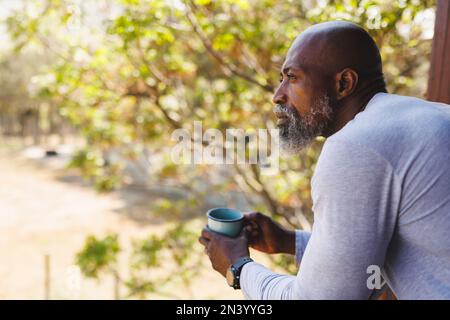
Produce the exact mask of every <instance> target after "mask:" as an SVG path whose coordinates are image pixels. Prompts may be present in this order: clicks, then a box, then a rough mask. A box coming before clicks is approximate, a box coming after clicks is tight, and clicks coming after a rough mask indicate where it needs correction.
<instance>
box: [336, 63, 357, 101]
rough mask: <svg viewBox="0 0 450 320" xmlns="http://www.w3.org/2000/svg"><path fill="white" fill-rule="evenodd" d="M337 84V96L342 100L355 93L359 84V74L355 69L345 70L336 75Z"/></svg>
mask: <svg viewBox="0 0 450 320" xmlns="http://www.w3.org/2000/svg"><path fill="white" fill-rule="evenodd" d="M335 82H336V93H337V94H336V96H337V99H338V100H341V99H343V98H345V97H347V96H349V95H351V94H352V93H353V91H355V89H356V85H357V84H358V74H357V73H356V71H355V70H353V69H350V68H345V69H344V70H342V71H340V72H338V73H337V74H336V76H335Z"/></svg>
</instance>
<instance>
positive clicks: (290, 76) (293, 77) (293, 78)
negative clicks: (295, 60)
mask: <svg viewBox="0 0 450 320" xmlns="http://www.w3.org/2000/svg"><path fill="white" fill-rule="evenodd" d="M287 78H288V79H289V80H295V79H296V77H295V76H294V75H293V74H292V73H288V74H287Z"/></svg>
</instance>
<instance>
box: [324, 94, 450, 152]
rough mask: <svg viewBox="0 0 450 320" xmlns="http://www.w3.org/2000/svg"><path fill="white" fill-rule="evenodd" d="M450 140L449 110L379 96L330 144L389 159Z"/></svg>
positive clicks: (440, 105)
mask: <svg viewBox="0 0 450 320" xmlns="http://www.w3.org/2000/svg"><path fill="white" fill-rule="evenodd" d="M448 139H450V106H449V105H447V104H443V103H435V102H430V101H426V100H422V99H419V98H414V97H408V96H400V95H395V94H387V93H379V94H377V95H375V96H374V97H373V98H372V100H371V101H370V102H369V103H368V105H367V107H366V109H365V110H364V111H363V112H360V113H359V114H357V115H356V117H355V118H354V119H353V120H351V121H349V122H348V123H347V124H346V125H345V126H344V127H343V128H342V129H341V130H340V131H338V132H337V133H335V134H334V135H332V136H331V137H330V138H329V139H328V140H329V141H330V142H331V141H343V142H347V143H351V144H354V145H359V146H362V147H364V148H366V149H367V150H372V151H373V152H375V153H377V154H380V155H381V156H383V157H385V158H386V159H388V160H389V159H390V158H393V157H394V158H396V157H398V156H400V154H405V153H408V152H411V151H412V150H416V151H417V150H418V149H430V148H433V147H439V145H440V144H442V143H444V142H445V141H448Z"/></svg>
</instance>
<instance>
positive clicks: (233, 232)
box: [206, 208, 244, 238]
mask: <svg viewBox="0 0 450 320" xmlns="http://www.w3.org/2000/svg"><path fill="white" fill-rule="evenodd" d="M206 215H207V216H208V228H209V229H210V230H212V231H214V232H217V233H220V234H222V235H225V236H228V237H231V238H234V237H236V236H238V235H239V233H240V232H241V230H242V227H243V224H244V214H243V213H242V212H240V211H239V210H234V209H229V208H214V209H211V210H208V212H207V213H206Z"/></svg>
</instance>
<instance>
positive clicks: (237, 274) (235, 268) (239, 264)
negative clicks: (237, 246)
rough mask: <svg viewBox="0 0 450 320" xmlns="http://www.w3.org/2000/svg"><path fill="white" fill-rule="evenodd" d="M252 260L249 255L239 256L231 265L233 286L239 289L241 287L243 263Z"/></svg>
mask: <svg viewBox="0 0 450 320" xmlns="http://www.w3.org/2000/svg"><path fill="white" fill-rule="evenodd" d="M249 262H253V259H252V258H250V257H242V258H239V259H238V260H237V261H236V262H235V263H233V264H232V265H231V267H230V268H231V272H232V273H233V276H234V282H233V288H234V289H240V288H241V281H240V280H241V271H242V268H243V267H244V265H245V264H247V263H249Z"/></svg>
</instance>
